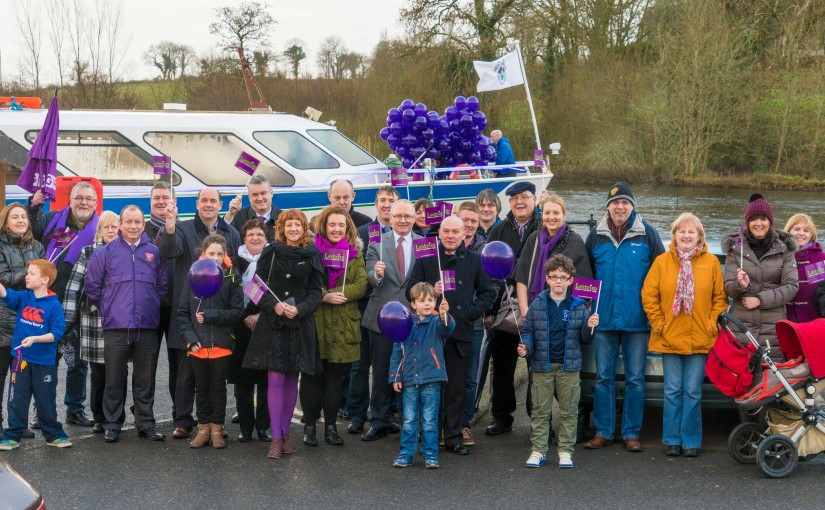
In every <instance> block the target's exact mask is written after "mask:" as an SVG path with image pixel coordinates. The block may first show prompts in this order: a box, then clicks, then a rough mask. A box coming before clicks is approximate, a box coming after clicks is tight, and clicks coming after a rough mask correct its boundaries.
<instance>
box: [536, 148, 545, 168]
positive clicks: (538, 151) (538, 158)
mask: <svg viewBox="0 0 825 510" xmlns="http://www.w3.org/2000/svg"><path fill="white" fill-rule="evenodd" d="M543 156H544V152H542V151H541V149H535V150H534V151H533V164H534V165H536V166H538V167H543V166H544V157H543Z"/></svg>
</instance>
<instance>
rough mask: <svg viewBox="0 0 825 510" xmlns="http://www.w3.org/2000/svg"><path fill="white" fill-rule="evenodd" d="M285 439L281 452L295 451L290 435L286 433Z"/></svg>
mask: <svg viewBox="0 0 825 510" xmlns="http://www.w3.org/2000/svg"><path fill="white" fill-rule="evenodd" d="M282 439H283V443H284V444H283V446H282V447H281V453H286V454H290V453H295V447H294V446H292V445H291V444H290V443H289V436H287V435H284V437H283V438H282Z"/></svg>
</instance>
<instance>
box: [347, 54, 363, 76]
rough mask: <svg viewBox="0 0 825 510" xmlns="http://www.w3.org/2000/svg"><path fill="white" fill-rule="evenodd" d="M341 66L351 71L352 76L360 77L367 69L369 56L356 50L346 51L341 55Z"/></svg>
mask: <svg viewBox="0 0 825 510" xmlns="http://www.w3.org/2000/svg"><path fill="white" fill-rule="evenodd" d="M341 67H342V68H343V71H346V72H348V73H349V77H350V78H360V77H362V76H363V75H364V73H365V71H366V67H367V58H366V57H365V56H364V55H361V54H360V53H356V52H354V51H350V52H346V53H344V54H343V55H342V56H341ZM342 75H343V73H342Z"/></svg>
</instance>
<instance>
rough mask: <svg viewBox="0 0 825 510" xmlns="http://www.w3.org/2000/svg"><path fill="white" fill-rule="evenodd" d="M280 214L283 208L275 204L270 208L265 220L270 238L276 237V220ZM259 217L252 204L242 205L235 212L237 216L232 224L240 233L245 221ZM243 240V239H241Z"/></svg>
mask: <svg viewBox="0 0 825 510" xmlns="http://www.w3.org/2000/svg"><path fill="white" fill-rule="evenodd" d="M280 214H281V210H280V209H278V208H277V207H275V205H274V204H273V205H272V209H270V210H269V218H267V219H266V220H265V221H264V227H265V228H266V230H267V232H269V238H270V239H275V222H276V221H278V216H279V215H280ZM257 218H258V215H257V214H256V213H255V211H254V210H253V209H252V207H251V206H246V207H242V208H241V209H240V210H239V211H238V212H237V213H236V214H235V217H234V218H232V223H230V225H232V227H233V228H234V229H235V230H237V231H238V233H240V232H241V229H242V228H243V226H244V223H246V222H247V221H249V220H254V219H257ZM241 241H242V242H243V239H241ZM238 247H239V248H240V245H238ZM236 252H237V250H236Z"/></svg>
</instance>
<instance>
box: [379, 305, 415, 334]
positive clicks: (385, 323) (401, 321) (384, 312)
mask: <svg viewBox="0 0 825 510" xmlns="http://www.w3.org/2000/svg"><path fill="white" fill-rule="evenodd" d="M412 327H413V317H412V314H411V313H410V311H409V310H407V307H406V306H404V305H402V304H401V303H399V302H398V301H390V302H388V303H387V304H385V305H384V306H382V307H381V309H380V310H379V311H378V330H379V331H381V334H382V335H384V336H385V337H387V338H389V339H390V340H392V341H393V342H395V343H398V344H400V343H402V342H403V341H404V340H406V339H407V337H408V336H409V335H410V331H412Z"/></svg>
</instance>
